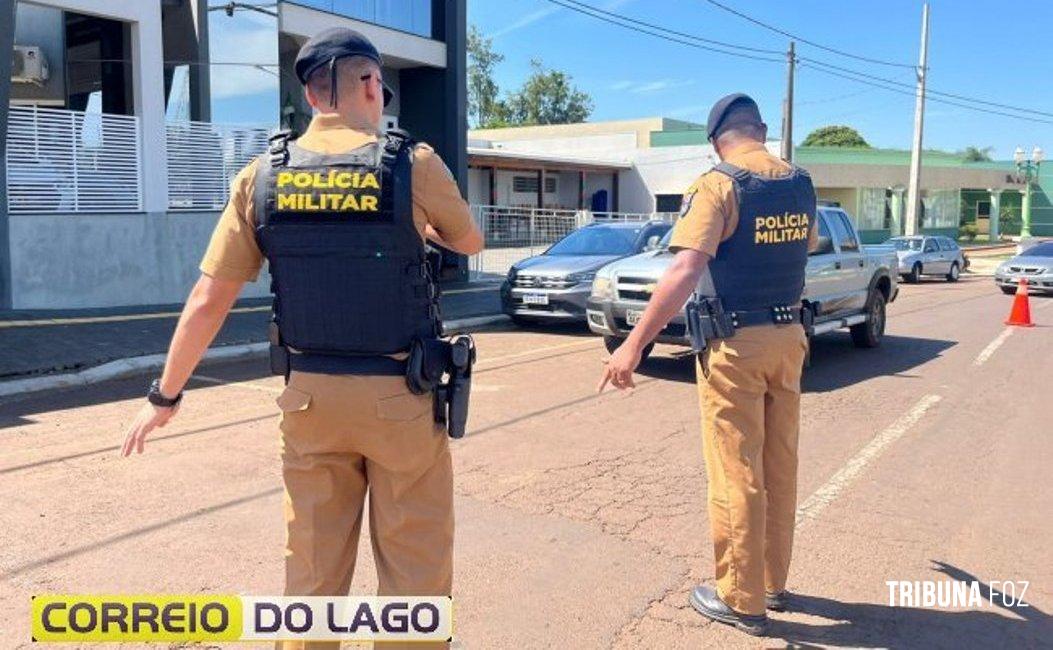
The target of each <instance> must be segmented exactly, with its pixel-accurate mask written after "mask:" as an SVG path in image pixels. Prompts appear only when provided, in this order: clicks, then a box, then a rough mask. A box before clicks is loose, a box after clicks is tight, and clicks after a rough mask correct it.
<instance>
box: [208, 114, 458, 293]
mask: <svg viewBox="0 0 1053 650" xmlns="http://www.w3.org/2000/svg"><path fill="white" fill-rule="evenodd" d="M376 140H377V136H376V134H375V133H370V132H369V131H368V130H359V129H354V128H351V127H349V126H347V125H346V124H345V123H343V122H342V121H341V120H340V119H339V118H338V117H337V116H335V115H316V116H315V117H314V119H313V120H311V124H310V125H309V126H308V127H307V131H306V132H305V133H304V134H303V135H302V136H301V137H300V138H299V139H297V140H296V144H298V145H299V146H301V147H303V148H304V149H307V150H309V151H314V152H317V153H323V154H328V153H343V152H346V151H351V150H353V149H357V148H358V147H361V146H363V145H365V144H368V143H370V142H376ZM256 164H257V161H256V160H253V161H252V162H251V163H249V164H248V165H247V166H246V167H245V168H244V169H242V170H241V171H240V172H238V175H237V176H236V177H235V178H234V182H233V183H231V187H230V201H229V202H228V203H227V207H226V208H225V209H224V210H223V214H222V216H220V218H219V222H218V223H217V224H216V229H215V230H214V231H213V233H212V239H211V241H210V242H209V244H208V250H206V251H205V257H204V258H203V259H202V260H201V271H202V272H203V273H205V274H207V275H210V276H212V277H214V278H219V279H222V280H241V281H243V282H249V281H252V280H255V279H256V277H257V276H258V275H259V272H260V268H261V267H262V265H263V254H262V253H261V252H260V248H259V246H258V244H257V243H256V231H255V230H256V224H255V206H254V199H253V194H254V191H253V190H254V182H253V180H254V178H255V175H256ZM412 182H413V221H414V223H415V225H416V226H417V230H418V231H419V232H420V233H421V237H423V236H424V227H425V225H426V224H431V226H432V228H434V229H435V230H436V231H437V232H438V233H439V235H440V236H441V237H442V238H443V239H445V240H446V241H452V240H457V239H460V238H461V237H463V236H464V235H465V234H467V233H468V231H469V230H470V229H471V227H472V217H471V212H470V211H469V209H468V204H467V203H466V202H465V200H464V199H463V198H462V197H461V192H460V189H459V188H458V187H457V183H456V182H454V180H453V176H452V175H451V174H450V171H449V170H448V169H447V168H446V164H445V163H444V162H443V161H442V158H440V157H439V154H437V153H435V150H434V149H432V148H431V147H429V146H428V145H426V144H418V145H417V146H416V148H415V149H414V150H413V177H412Z"/></svg>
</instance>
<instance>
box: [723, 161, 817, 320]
mask: <svg viewBox="0 0 1053 650" xmlns="http://www.w3.org/2000/svg"><path fill="white" fill-rule="evenodd" d="M713 170H714V171H716V172H719V173H722V174H725V175H727V176H729V177H730V178H731V180H732V183H733V184H734V187H735V194H736V196H737V197H738V203H739V223H738V227H736V228H735V232H734V233H732V235H731V237H730V238H728V239H727V240H726V241H724V242H721V244H720V246H719V247H718V248H717V254H716V257H714V258H713V260H712V261H711V262H710V264H709V269H710V272H711V273H712V276H713V286H714V288H715V289H716V294H717V296H719V297H720V300H721V303H723V305H724V308H725V309H726V310H728V311H750V310H763V309H769V308H771V307H779V306H786V305H797V304H799V303H800V301H801V294H802V293H803V291H804V275H805V266H806V265H807V263H808V233H809V232H810V230H811V229H812V228H814V227H815V218H816V214H815V205H816V203H815V189H814V188H813V187H812V179H811V177H810V176H808V173H807V172H806V171H804V170H803V169H801V168H800V167H794V168H793V171H792V172H791V173H790V174H789V175H787V176H784V177H780V178H769V177H767V176H761V175H758V174H753V173H751V172H749V171H747V170H745V169H742V168H740V167H736V166H735V165H731V164H729V163H725V162H722V163H720V164H719V165H717V166H716V167H714V168H713Z"/></svg>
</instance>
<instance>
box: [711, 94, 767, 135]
mask: <svg viewBox="0 0 1053 650" xmlns="http://www.w3.org/2000/svg"><path fill="white" fill-rule="evenodd" d="M739 107H744V108H752V109H753V112H754V113H756V115H757V121H758V122H762V121H763V120H761V114H760V108H758V107H757V102H755V101H753V98H752V97H750V96H749V95H747V94H746V93H732V94H730V95H727V96H725V97H721V98H720V100H718V101H717V103H716V104H713V108H712V109H710V111H709V121H708V122H707V123H706V137H708V138H709V139H710V140H712V139H713V136H714V135H716V133H717V130H719V129H720V126H721V124H723V123H724V118H725V117H727V115H728V113H730V112H731V109H732V108H739Z"/></svg>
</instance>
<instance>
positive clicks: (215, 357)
mask: <svg viewBox="0 0 1053 650" xmlns="http://www.w3.org/2000/svg"><path fill="white" fill-rule="evenodd" d="M509 320H510V319H509V318H508V316H505V315H504V314H493V315H489V316H475V317H472V318H459V319H456V320H451V321H446V323H445V327H446V332H447V333H448V334H456V333H459V332H464V331H468V330H474V329H477V328H482V327H486V326H488V325H497V324H500V323H505V322H508V321H509ZM268 345H269V344H267V343H245V344H241V345H224V346H220V347H217V348H209V349H208V350H206V351H205V356H204V357H203V358H202V359H201V361H202V363H209V362H215V361H231V360H237V359H254V358H257V357H264V356H267V353H268V351H267V348H268ZM165 356H166V355H164V354H148V355H145V356H141V357H128V358H127V359H117V360H115V361H109V362H107V363H104V364H102V365H98V366H94V367H92V368H88V369H86V370H81V371H79V372H70V373H65V374H61V375H44V376H42V377H27V378H25V379H14V380H11V381H3V382H0V397H8V396H11V395H20V394H24V393H35V392H39V391H43V390H54V389H58V388H72V387H76V386H88V385H90V384H97V383H99V382H103V381H108V380H110V379H121V378H122V377H129V376H132V375H137V374H140V373H143V372H145V371H147V370H160V369H161V368H163V367H164V365H165Z"/></svg>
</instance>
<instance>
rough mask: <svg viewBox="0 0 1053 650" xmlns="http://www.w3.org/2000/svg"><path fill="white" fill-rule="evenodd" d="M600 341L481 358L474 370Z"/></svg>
mask: <svg viewBox="0 0 1053 650" xmlns="http://www.w3.org/2000/svg"><path fill="white" fill-rule="evenodd" d="M599 341H600V339H599V338H598V337H597V338H594V339H589V340H587V341H575V342H574V343H562V344H560V345H549V346H546V347H543V348H534V349H533V350H526V351H525V352H516V353H514V354H504V355H501V356H499V357H483V358H481V359H479V363H478V364H477V365H476V368H478V367H479V366H483V365H486V364H491V363H497V362H499V361H507V360H508V359H518V358H519V357H529V356H532V355H535V354H540V353H542V352H551V351H552V350H565V349H567V348H586V347H593V346H597V344H598V343H599Z"/></svg>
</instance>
